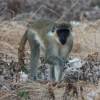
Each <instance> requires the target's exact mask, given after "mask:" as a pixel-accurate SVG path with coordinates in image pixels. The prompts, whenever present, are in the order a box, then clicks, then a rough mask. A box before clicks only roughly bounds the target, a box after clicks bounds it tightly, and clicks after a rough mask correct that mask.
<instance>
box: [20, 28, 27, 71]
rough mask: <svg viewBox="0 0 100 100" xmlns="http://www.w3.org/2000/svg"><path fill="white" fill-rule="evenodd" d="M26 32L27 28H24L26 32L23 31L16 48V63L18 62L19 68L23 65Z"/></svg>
mask: <svg viewBox="0 0 100 100" xmlns="http://www.w3.org/2000/svg"><path fill="white" fill-rule="evenodd" d="M27 32H28V30H26V32H25V33H24V35H23V37H22V38H21V41H20V43H19V48H18V63H19V65H20V66H19V70H21V68H22V67H24V66H25V62H24V59H25V53H24V50H25V44H26V42H27Z"/></svg>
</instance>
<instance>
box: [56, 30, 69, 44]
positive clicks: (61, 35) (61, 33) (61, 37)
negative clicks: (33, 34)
mask: <svg viewBox="0 0 100 100" xmlns="http://www.w3.org/2000/svg"><path fill="white" fill-rule="evenodd" d="M69 34H70V31H69V30H68V29H59V30H57V36H58V38H59V41H60V43H61V44H62V45H65V44H66V41H67V38H68V36H69Z"/></svg>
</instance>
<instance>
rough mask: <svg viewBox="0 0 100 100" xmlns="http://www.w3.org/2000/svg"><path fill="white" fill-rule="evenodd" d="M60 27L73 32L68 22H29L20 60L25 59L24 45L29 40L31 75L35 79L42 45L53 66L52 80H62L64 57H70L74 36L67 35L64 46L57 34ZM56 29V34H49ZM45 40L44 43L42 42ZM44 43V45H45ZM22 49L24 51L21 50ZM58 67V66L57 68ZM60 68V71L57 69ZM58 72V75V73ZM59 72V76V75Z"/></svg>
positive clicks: (23, 39)
mask: <svg viewBox="0 0 100 100" xmlns="http://www.w3.org/2000/svg"><path fill="white" fill-rule="evenodd" d="M59 27H60V28H61V27H62V28H63V27H65V28H67V29H69V31H70V33H71V25H70V24H69V23H67V22H60V23H57V22H53V21H50V20H33V21H32V22H30V23H29V24H28V28H27V31H26V32H25V34H24V35H23V37H22V39H21V42H20V49H19V60H23V58H22V57H23V56H21V55H23V54H24V53H23V52H24V51H23V49H24V46H25V44H26V41H27V40H28V42H29V45H30V49H31V62H30V67H31V70H30V71H31V76H32V77H33V80H36V76H37V66H38V60H39V57H40V46H41V47H44V48H45V50H44V53H45V57H46V62H47V63H49V64H50V65H51V66H52V67H50V70H51V73H50V74H51V75H50V77H51V80H56V81H57V80H58V81H59V80H61V76H62V72H63V71H62V70H63V59H62V58H66V56H67V57H68V55H69V53H70V51H71V49H72V45H73V38H72V35H71V34H70V36H69V37H67V38H68V39H67V42H66V44H65V45H64V46H62V45H61V44H60V43H59V41H58V40H57V38H58V37H57V35H56V34H55V31H56V30H57V29H56V28H58V29H59ZM53 29H54V35H47V34H48V32H50V31H51V32H52V30H53ZM42 42H43V43H42ZM43 45H44V46H43ZM21 51H22V52H21ZM55 67H56V68H55ZM54 68H55V70H56V71H55V72H56V73H54V74H55V77H54V74H53V75H52V73H53V70H54ZM57 70H59V71H57ZM56 74H57V75H56ZM58 74H59V76H58Z"/></svg>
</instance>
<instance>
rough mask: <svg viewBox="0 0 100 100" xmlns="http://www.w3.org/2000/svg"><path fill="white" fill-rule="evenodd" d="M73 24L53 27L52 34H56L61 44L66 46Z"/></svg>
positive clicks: (61, 24)
mask: <svg viewBox="0 0 100 100" xmlns="http://www.w3.org/2000/svg"><path fill="white" fill-rule="evenodd" d="M71 30H72V27H71V24H69V23H60V24H57V25H55V26H54V27H53V29H52V32H54V33H55V35H56V37H57V38H58V40H59V42H60V43H61V44H62V45H65V44H66V42H67V39H68V37H69V35H70V34H71Z"/></svg>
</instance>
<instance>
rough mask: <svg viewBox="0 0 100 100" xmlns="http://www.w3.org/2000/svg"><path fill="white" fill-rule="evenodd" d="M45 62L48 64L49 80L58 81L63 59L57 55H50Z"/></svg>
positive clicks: (60, 77)
mask: <svg viewBox="0 0 100 100" xmlns="http://www.w3.org/2000/svg"><path fill="white" fill-rule="evenodd" d="M47 62H48V63H49V64H50V65H51V66H50V80H52V81H57V82H58V81H60V80H61V79H62V73H63V67H64V61H63V59H61V58H59V57H57V56H50V57H49V58H48V59H47Z"/></svg>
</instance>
